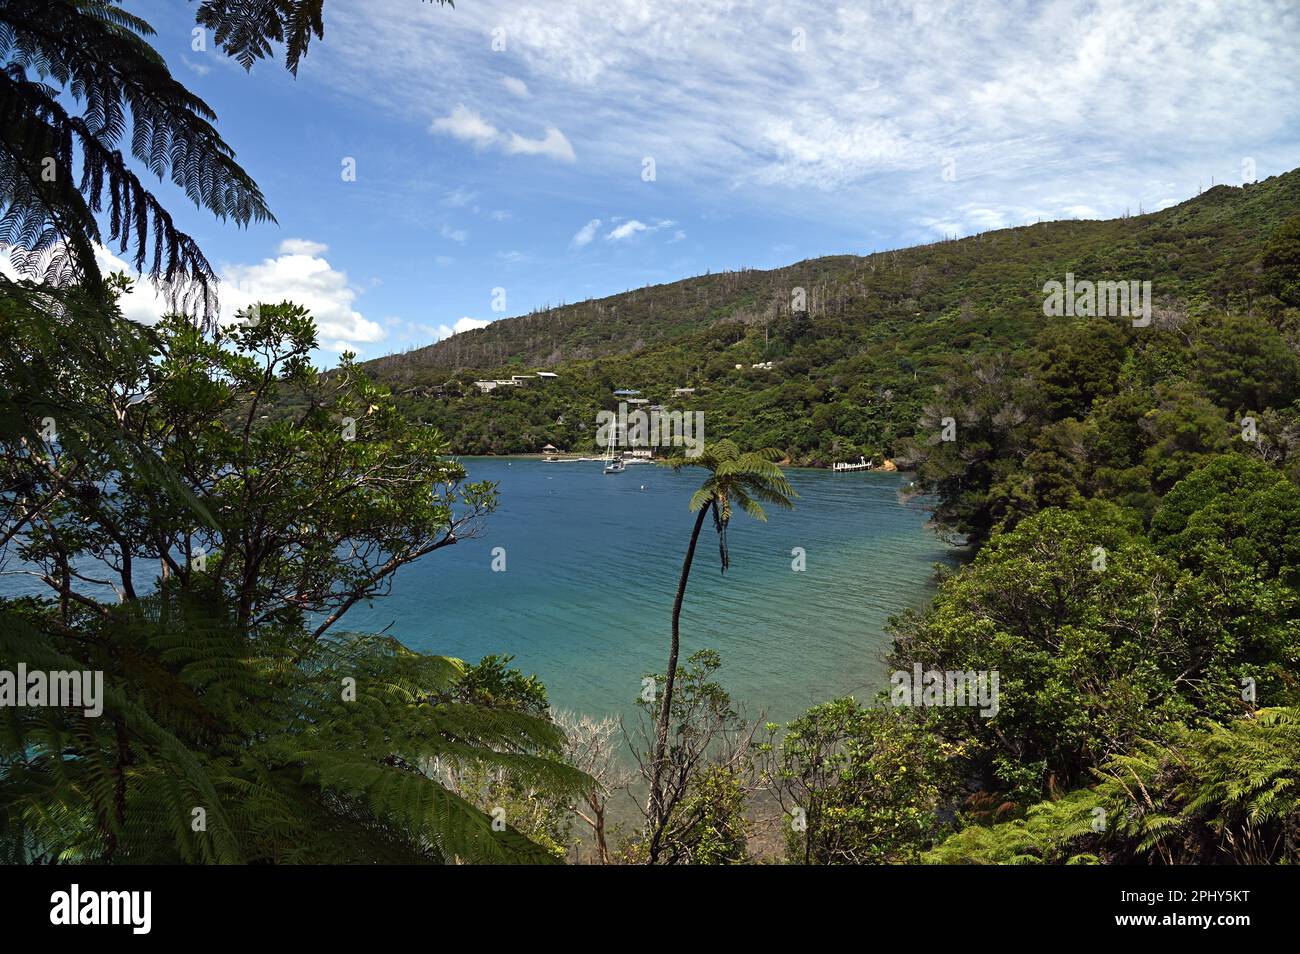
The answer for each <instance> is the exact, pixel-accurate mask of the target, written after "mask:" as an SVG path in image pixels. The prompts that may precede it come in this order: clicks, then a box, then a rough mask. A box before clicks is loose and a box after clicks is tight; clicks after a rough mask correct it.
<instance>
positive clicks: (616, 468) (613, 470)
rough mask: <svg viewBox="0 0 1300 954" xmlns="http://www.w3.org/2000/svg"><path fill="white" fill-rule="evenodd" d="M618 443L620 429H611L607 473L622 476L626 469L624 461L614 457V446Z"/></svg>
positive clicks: (606, 463) (606, 462) (606, 458)
mask: <svg viewBox="0 0 1300 954" xmlns="http://www.w3.org/2000/svg"><path fill="white" fill-rule="evenodd" d="M617 443H618V428H617V427H611V428H610V429H609V453H608V454H606V455H605V473H607V474H621V473H623V471H624V469H625V465H624V463H623V459H622V458H621V457H615V456H614V446H615V445H616V444H617Z"/></svg>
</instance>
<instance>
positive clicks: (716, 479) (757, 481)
mask: <svg viewBox="0 0 1300 954" xmlns="http://www.w3.org/2000/svg"><path fill="white" fill-rule="evenodd" d="M779 458H780V452H779V451H776V450H773V449H772V448H768V449H766V450H762V451H749V452H744V453H742V452H741V450H740V448H738V447H737V446H736V445H735V444H734V443H732V442H731V441H722V442H721V443H717V444H709V445H707V446H705V447H704V448H703V449H702V450H701V453H700V454H699V455H698V456H695V457H686V456H680V457H672V458H669V459H668V460H667V461H664V464H665V465H666V466H668V467H671V468H672V469H673V470H674V471H680V470H682V469H683V468H686V467H703V468H704V469H705V470H707V471H709V476H708V477H707V478H706V479H705V481H704V483H703V484H702V485H701V486H700V489H699V490H697V491H696V492H695V493H694V495H692V497H691V500H690V509H691V510H693V511H695V513H696V517H695V526H694V527H693V528H692V530H691V541H690V543H689V544H688V545H687V547H686V558H685V559H684V560H683V561H682V573H681V577H680V579H679V580H678V583H677V597H676V599H675V600H674V601H673V631H672V642H671V644H670V646H669V650H668V669H667V676H666V677H665V680H664V699H663V703H662V704H661V705H660V707H659V712H658V729H657V731H656V733H655V747H654V756H653V766H654V771H653V774H652V777H651V780H650V802H649V812H648V816H649V821H650V830H651V837H650V847H649V861H650V863H651V864H654V863H655V862H656V861H657V860H658V858H659V852H660V849H661V840H662V837H663V831H664V828H665V826H666V825H667V824H668V821H669V813H670V806H669V805H668V804H667V802H666V801H665V799H664V793H663V772H664V767H665V762H664V760H665V753H666V751H667V748H668V723H669V721H670V719H671V716H672V712H673V690H674V684H675V682H676V679H677V653H678V648H679V646H680V624H681V615H682V602H683V600H684V599H685V597H686V581H687V580H688V579H689V578H690V574H691V564H692V563H693V562H694V561H695V545H696V544H697V543H698V542H699V539H700V529H701V528H702V527H703V526H704V518H705V517H706V516H707V515H709V514H712V515H713V527H714V529H715V530H716V531H717V533H718V556H719V560H720V563H721V569H722V572H724V573H725V572H726V571H727V567H728V566H729V565H730V562H731V559H730V555H729V553H728V550H727V525H728V524H729V523H730V522H731V517H732V514H733V513H734V512H735V511H736V510H737V509H740V510H743V511H744V512H745V513H747V514H749V515H750V516H751V517H754V518H755V519H757V520H766V519H767V514H766V513H765V512H764V510H763V507H762V504H763V503H767V504H774V505H776V506H778V507H786V508H789V507H792V506H793V503H792V498H794V497H796V496H798V495H797V494H796V493H795V491H794V488H793V487H791V486H790V483H789V481H787V480H786V479H785V475H784V473H782V471H781V468H780V467H778V466H777V465H776V464H775V463H774V461H776V460H778V459H779ZM760 501H761V502H762V503H760Z"/></svg>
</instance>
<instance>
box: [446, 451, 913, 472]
mask: <svg viewBox="0 0 1300 954" xmlns="http://www.w3.org/2000/svg"><path fill="white" fill-rule="evenodd" d="M447 456H448V457H450V458H452V459H453V460H542V461H545V460H553V461H555V462H556V463H569V464H577V463H582V462H583V458H582V457H571V456H567V455H560V454H554V455H549V454H448V455H447ZM603 459H604V458H596V459H595V460H593V459H590V458H589V459H587V460H586V461H585V462H586V463H588V464H593V463H596V461H597V460H603ZM651 463H653V464H655V465H656V466H658V464H659V459H658V458H656V459H653V460H652V461H651ZM777 464H778V465H779V466H780V467H783V468H785V469H786V470H810V471H814V472H816V473H827V474H835V473H854V474H895V475H899V476H906V475H909V474H915V473H916V471H913V470H904V469H903V468H902V467H899V468H897V469H895V470H885V469H884V468H882V467H875V468H872V469H871V470H854V471H836V470H834V469H832V468H830V467H811V466H806V465H802V466H801V465H795V464H788V463H783V462H781V461H777Z"/></svg>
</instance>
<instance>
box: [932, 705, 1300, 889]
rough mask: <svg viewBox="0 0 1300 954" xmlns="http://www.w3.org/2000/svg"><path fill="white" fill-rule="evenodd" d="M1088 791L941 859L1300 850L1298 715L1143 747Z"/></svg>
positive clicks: (1134, 858) (1114, 859) (1267, 714)
mask: <svg viewBox="0 0 1300 954" xmlns="http://www.w3.org/2000/svg"><path fill="white" fill-rule="evenodd" d="M1096 774H1097V778H1098V779H1099V781H1097V782H1096V783H1095V784H1093V785H1092V786H1091V787H1089V788H1086V789H1080V790H1079V791H1077V792H1072V793H1070V794H1069V795H1067V796H1065V797H1063V798H1061V799H1059V800H1057V801H1048V802H1042V803H1040V804H1038V805H1036V806H1034V807H1033V808H1031V809H1030V810H1029V812H1028V814H1027V815H1026V817H1025V818H1023V819H1016V820H1014V821H1011V822H1006V823H1003V824H999V825H994V826H992V827H987V828H986V827H981V826H971V827H969V828H966V829H965V830H964V831H962V832H960V833H958V834H955V835H953V836H952V837H950V838H948V839H947V840H946V841H944V842H942V843H941V844H940V845H938V846H937V847H936V848H935V849H934V850H933V851H931V852H929V853H928V854H927V855H926V856H925V860H926V861H928V862H932V863H938V864H1043V863H1047V864H1062V863H1071V864H1089V863H1096V862H1106V863H1110V864H1277V863H1294V862H1295V860H1296V858H1297V857H1300V797H1298V796H1297V793H1298V792H1300V715H1298V714H1297V712H1296V710H1295V709H1293V708H1292V709H1264V710H1261V711H1260V712H1259V713H1258V714H1257V715H1256V717H1255V718H1252V719H1239V720H1236V721H1234V722H1232V723H1231V724H1229V725H1226V726H1217V725H1216V726H1209V727H1207V728H1205V729H1202V730H1198V731H1190V730H1186V729H1180V730H1178V731H1177V732H1176V733H1175V737H1174V738H1173V739H1172V740H1171V741H1170V742H1169V743H1167V744H1163V745H1160V744H1145V745H1142V746H1140V747H1139V748H1138V749H1137V751H1136V752H1134V753H1133V754H1131V755H1124V756H1117V757H1115V758H1113V759H1111V760H1109V761H1108V762H1107V763H1106V765H1105V766H1104V767H1103V768H1102V769H1100V770H1099V771H1098V772H1097V773H1096Z"/></svg>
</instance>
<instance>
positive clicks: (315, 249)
mask: <svg viewBox="0 0 1300 954" xmlns="http://www.w3.org/2000/svg"><path fill="white" fill-rule="evenodd" d="M329 250H330V247H329V246H328V245H326V244H325V243H324V242H312V241H310V240H308V239H296V238H290V239H285V240H284V241H283V242H281V243H280V247H279V249H278V251H279V252H280V254H281V255H324V254H325V253H326V252H328V251H329Z"/></svg>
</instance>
